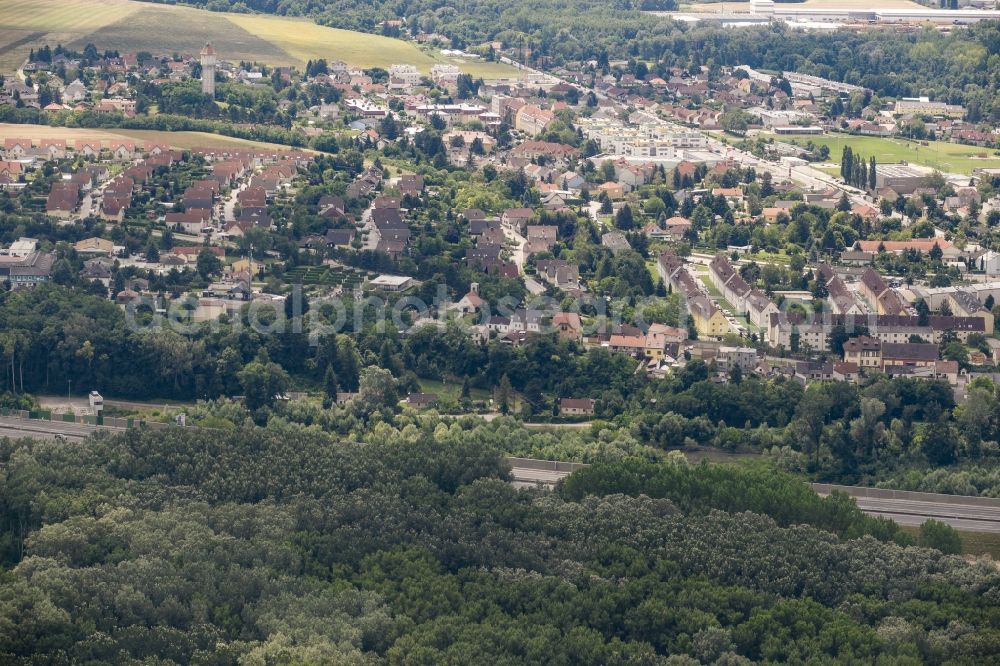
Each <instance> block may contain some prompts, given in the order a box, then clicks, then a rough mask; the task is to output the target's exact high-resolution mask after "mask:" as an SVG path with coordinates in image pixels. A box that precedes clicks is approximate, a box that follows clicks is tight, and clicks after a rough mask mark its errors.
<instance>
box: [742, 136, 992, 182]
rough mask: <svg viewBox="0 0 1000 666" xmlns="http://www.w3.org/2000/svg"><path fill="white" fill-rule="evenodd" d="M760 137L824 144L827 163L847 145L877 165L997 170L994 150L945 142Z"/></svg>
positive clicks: (837, 159) (955, 170)
mask: <svg viewBox="0 0 1000 666" xmlns="http://www.w3.org/2000/svg"><path fill="white" fill-rule="evenodd" d="M761 136H762V137H768V138H773V139H774V140H775V141H784V142H786V143H794V144H797V145H800V146H805V145H806V144H807V143H808V142H810V141H812V142H813V144H815V145H817V146H822V145H824V144H825V145H826V146H828V147H829V148H830V161H831V162H836V163H838V164H839V163H840V155H841V153H842V152H843V150H844V146H850V147H851V150H853V151H854V153H855V154H856V155H857V154H860V155H862V156H863V157H865V158H866V159H867V158H868V157H869V156H871V155H874V156H875V159H876V161H878V162H880V163H892V162H909V163H912V164H922V165H924V166H927V167H931V168H932V169H937V170H938V171H942V172H949V173H960V174H966V175H970V174H972V170H973V169H976V168H979V167H990V168H996V167H1000V156H998V155H997V154H996V151H994V150H990V149H989V148H980V147H979V146H965V145H961V144H958V143H948V142H947V141H928V142H927V143H926V145H924V144H922V143H920V142H919V141H906V140H903V139H897V138H890V137H878V136H851V135H847V134H823V135H821V136H815V135H808V134H796V135H781V136H777V135H773V134H761Z"/></svg>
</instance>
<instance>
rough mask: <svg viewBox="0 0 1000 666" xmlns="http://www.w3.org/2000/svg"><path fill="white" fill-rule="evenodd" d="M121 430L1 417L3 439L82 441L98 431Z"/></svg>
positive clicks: (0, 430) (0, 427) (0, 426)
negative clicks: (60, 437) (24, 438)
mask: <svg viewBox="0 0 1000 666" xmlns="http://www.w3.org/2000/svg"><path fill="white" fill-rule="evenodd" d="M100 429H104V430H121V428H108V427H102V428H98V427H96V426H89V425H82V424H79V423H62V422H59V421H41V420H31V421H28V420H25V419H14V418H10V417H6V416H0V436H2V437H36V438H41V439H55V437H56V435H61V436H63V437H64V438H66V439H70V440H81V439H83V438H84V437H86V436H88V435H91V434H93V433H94V432H96V431H97V430H100Z"/></svg>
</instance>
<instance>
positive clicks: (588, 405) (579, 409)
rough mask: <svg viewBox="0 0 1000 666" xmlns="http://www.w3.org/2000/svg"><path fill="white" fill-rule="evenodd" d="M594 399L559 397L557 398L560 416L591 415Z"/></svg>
mask: <svg viewBox="0 0 1000 666" xmlns="http://www.w3.org/2000/svg"><path fill="white" fill-rule="evenodd" d="M593 414H594V401H593V400H591V399H590V398H561V399H560V400H559V415H560V416H593Z"/></svg>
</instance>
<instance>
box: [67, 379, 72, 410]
mask: <svg viewBox="0 0 1000 666" xmlns="http://www.w3.org/2000/svg"><path fill="white" fill-rule="evenodd" d="M66 403H67V405H69V411H70V414H72V413H73V380H72V379H67V380H66Z"/></svg>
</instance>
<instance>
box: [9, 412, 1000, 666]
mask: <svg viewBox="0 0 1000 666" xmlns="http://www.w3.org/2000/svg"><path fill="white" fill-rule="evenodd" d="M441 435H444V437H442V436H441ZM0 463H2V466H0V516H2V518H3V523H2V525H0V530H2V532H0V536H2V539H3V555H2V557H3V562H4V566H5V567H6V569H5V570H0V662H3V663H5V664H27V663H140V662H141V663H157V664H173V663H178V664H181V663H183V664H235V663H243V664H274V663H324V664H365V663H370V664H379V663H390V664H437V663H453V664H483V663H503V664H529V663H552V664H695V663H699V662H700V663H718V664H744V663H750V661H749V660H753V661H792V662H810V663H828V662H829V661H830V660H833V659H836V660H838V661H861V662H866V663H871V662H878V663H894V664H917V663H944V662H948V663H955V664H983V663H990V662H991V661H993V660H994V659H995V658H996V655H997V654H998V653H1000V609H998V600H1000V587H998V583H1000V578H998V575H997V572H996V570H995V569H994V568H993V567H992V566H987V565H985V564H984V565H979V564H969V563H967V562H966V561H964V560H963V559H961V558H960V557H956V556H951V555H944V554H942V552H940V551H939V550H937V549H936V548H935V549H932V548H924V547H913V546H903V545H900V544H898V543H893V537H892V534H891V530H868V529H861V530H859V531H858V532H856V534H859V533H861V532H869V533H873V534H875V535H876V538H873V537H872V536H864V537H860V538H849V537H851V536H853V535H852V534H851V530H852V526H859V525H863V524H870V523H868V521H869V519H864V518H862V517H861V516H860V514H859V512H858V511H857V509H855V508H853V505H851V504H850V503H849V502H845V501H843V500H842V499H841V498H836V497H835V498H831V499H828V500H820V499H819V498H817V497H816V496H815V495H813V494H812V493H811V492H808V491H807V490H806V491H803V488H804V486H802V485H801V484H798V483H797V482H795V481H794V480H791V479H789V478H787V477H784V476H781V475H775V474H773V473H770V472H763V471H759V470H752V469H751V470H745V471H741V469H735V468H734V469H729V468H721V471H720V470H716V469H714V468H709V467H704V466H702V467H694V468H687V467H685V466H684V465H685V463H683V462H680V461H678V462H674V463H670V464H667V465H658V466H655V467H650V466H648V465H646V464H644V463H641V462H634V463H633V462H623V463H619V464H617V465H610V466H594V467H592V468H590V469H588V470H587V473H586V475H581V476H580V477H579V479H577V478H573V479H572V482H571V483H569V484H567V485H566V487H565V488H564V489H563V490H561V491H559V492H557V493H555V494H551V493H544V492H538V491H518V490H515V489H514V488H513V487H511V486H510V485H509V484H508V483H507V482H506V480H505V479H506V478H507V474H508V472H507V469H506V466H505V464H504V462H503V461H502V458H501V457H500V455H499V453H498V451H497V450H496V449H494V448H492V447H490V446H488V445H483V444H481V443H480V442H478V441H476V440H475V439H474V438H471V437H467V438H460V439H458V440H455V439H453V438H450V437H448V433H447V431H445V432H444V433H440V432H438V431H423V432H421V433H420V434H419V435H418V436H416V437H415V438H413V439H412V441H410V442H409V443H408V444H405V445H400V444H398V443H392V444H374V443H368V444H359V443H350V442H345V441H336V440H335V439H333V438H331V437H330V436H328V435H325V434H323V433H320V432H318V431H317V430H315V429H310V428H303V427H300V426H288V425H285V426H280V425H277V424H272V425H271V426H269V427H267V428H251V429H239V430H234V431H231V432H228V433H221V432H217V431H216V432H213V431H209V430H181V429H177V430H172V431H169V432H167V433H163V432H158V431H156V432H150V431H132V432H129V433H126V434H119V435H114V436H104V437H99V438H92V439H89V440H86V441H84V442H83V443H65V442H37V441H36V442H31V441H20V442H11V441H9V440H5V441H4V442H3V443H2V444H0ZM671 465H674V466H676V467H671ZM668 478H669V479H671V481H670V482H669V484H668V485H671V486H673V487H671V489H670V490H669V492H666V493H664V492H660V490H662V488H663V485H662V484H663V483H664V481H665V480H666V479H668ZM709 488H711V489H712V490H711V492H706V491H707V489H709ZM658 489H659V490H658ZM762 498H763V499H762ZM749 510H753V511H755V513H751V512H749ZM771 512H773V513H774V516H773V517H771V516H768V515H767V514H768V513H771ZM886 526H887V527H888V524H886ZM838 534H840V535H842V536H838ZM935 535H937V536H935ZM942 536H944V537H946V536H947V535H946V534H944V535H942V534H941V533H940V532H938V531H937V530H934V529H925V530H924V534H923V536H922V542H923V543H926V544H927V545H931V546H936V547H944V548H945V549H948V546H947V544H948V539H947V538H942ZM896 540H897V541H901V542H902V543H906V542H907V540H906V539H905V538H903V539H896ZM668 655H671V656H668Z"/></svg>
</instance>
